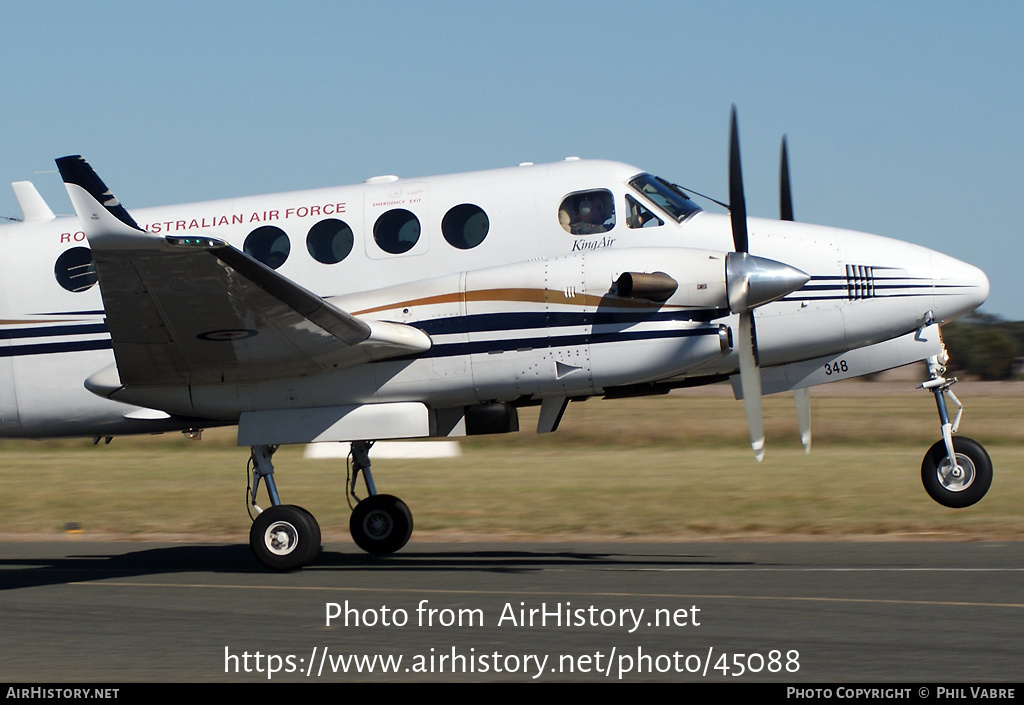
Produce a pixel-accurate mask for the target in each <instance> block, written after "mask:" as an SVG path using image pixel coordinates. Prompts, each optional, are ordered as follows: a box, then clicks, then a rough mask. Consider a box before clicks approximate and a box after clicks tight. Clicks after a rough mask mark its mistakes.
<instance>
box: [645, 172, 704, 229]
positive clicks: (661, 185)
mask: <svg viewBox="0 0 1024 705" xmlns="http://www.w3.org/2000/svg"><path fill="white" fill-rule="evenodd" d="M629 185H630V186H632V187H633V188H635V189H636V190H637V191H639V192H640V193H642V194H643V195H644V196H646V197H647V198H649V199H650V200H651V202H652V203H654V205H656V206H657V207H658V208H660V209H661V210H663V211H664V212H665V214H666V215H668V216H669V217H670V218H672V219H673V220H674V221H676V222H677V223H681V222H683V221H684V220H686V219H687V218H689V217H690V216H691V215H693V214H694V213H699V212H700V206H698V205H697V204H696V203H694V202H693V201H691V200H690V197H689V196H687V195H686V194H685V193H683V190H682V189H681V188H679V187H678V186H676V185H675V184H673V183H670V182H668V181H666V180H665V179H662V178H660V177H657V176H651V175H650V174H640V176H637V177H636V178H634V179H632V180H631V181H630V182H629Z"/></svg>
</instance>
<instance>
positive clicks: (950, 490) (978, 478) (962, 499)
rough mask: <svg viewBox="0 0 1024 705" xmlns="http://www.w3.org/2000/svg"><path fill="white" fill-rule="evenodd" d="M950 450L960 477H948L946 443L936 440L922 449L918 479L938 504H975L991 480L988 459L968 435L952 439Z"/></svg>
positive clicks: (959, 506)
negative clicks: (954, 455) (953, 453)
mask: <svg viewBox="0 0 1024 705" xmlns="http://www.w3.org/2000/svg"><path fill="white" fill-rule="evenodd" d="M953 451H954V452H955V453H956V460H957V465H959V466H960V467H961V468H962V469H963V471H964V476H963V478H955V477H952V476H951V475H950V474H949V472H948V469H949V467H950V465H951V463H950V462H949V459H948V457H947V454H946V443H945V442H944V441H939V442H938V443H936V444H935V445H933V446H932V447H931V448H929V449H928V452H927V453H925V456H924V460H923V461H922V462H921V482H923V483H924V489H925V490H926V491H927V492H928V495H929V496H930V497H931V498H932V499H934V500H935V501H936V502H938V503H939V504H941V505H943V506H946V507H953V508H954V509H962V508H963V507H969V506H971V505H972V504H976V503H977V502H978V501H979V500H981V498H982V497H984V496H985V493H986V492H988V488H989V486H990V485H991V484H992V459H991V458H989V457H988V453H986V452H985V449H984V448H983V447H982V446H981V444H980V443H978V442H977V441H972V440H971V439H970V438H962V437H959V436H958V437H956V438H954V439H953Z"/></svg>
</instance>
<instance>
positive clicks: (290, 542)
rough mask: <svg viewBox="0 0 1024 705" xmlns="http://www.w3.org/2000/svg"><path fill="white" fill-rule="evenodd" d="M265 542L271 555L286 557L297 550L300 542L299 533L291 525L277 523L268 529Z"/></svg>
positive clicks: (281, 522)
mask: <svg viewBox="0 0 1024 705" xmlns="http://www.w3.org/2000/svg"><path fill="white" fill-rule="evenodd" d="M264 540H265V541H266V545H267V548H268V549H269V550H270V552H271V553H273V554H275V555H278V556H285V555H288V554H289V553H291V552H292V551H293V550H295V546H296V544H298V542H299V532H298V531H297V530H296V528H295V527H294V526H292V525H291V524H290V523H288V522H286V521H277V522H274V523H273V524H271V525H270V526H268V527H267V531H266V534H265V535H264Z"/></svg>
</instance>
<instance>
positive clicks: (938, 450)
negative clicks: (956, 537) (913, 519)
mask: <svg viewBox="0 0 1024 705" xmlns="http://www.w3.org/2000/svg"><path fill="white" fill-rule="evenodd" d="M945 363H946V356H945V351H943V355H942V357H941V361H940V357H939V356H932V357H930V358H928V372H929V373H931V379H929V380H928V381H927V382H925V383H924V384H922V385H921V387H923V388H924V389H927V390H928V391H930V392H932V393H933V394H934V395H935V405H936V407H938V410H939V420H940V421H941V423H942V440H941V441H938V442H936V443H935V445H933V446H932V447H931V448H929V449H928V452H927V453H926V454H925V456H924V460H923V461H922V462H921V482H923V483H924V489H925V491H927V492H928V494H929V495H930V496H931V498H932V499H934V500H935V501H936V502H938V503H939V504H942V505H944V506H947V507H953V508H958V509H959V508H962V507H969V506H971V505H972V504H975V503H977V502H978V501H980V500H981V498H982V497H984V496H985V493H986V492H988V488H989V485H991V484H992V460H991V459H990V458H989V457H988V453H986V452H985V449H984V448H983V447H982V446H981V444H980V443H978V442H977V441H973V440H971V439H970V438H962V437H957V438H953V434H954V433H956V430H957V427H958V426H959V425H960V416H961V415H962V414H963V410H964V407H963V404H961V403H960V400H959V399H957V398H956V395H955V394H953V392H952V391H950V389H949V388H950V387H951V386H953V385H954V384H955V383H956V377H953V378H950V379H946V378H945V377H943V374H944V373H945V371H946V367H945ZM947 397H948V398H949V399H951V400H952V401H953V403H954V404H956V406H957V413H956V418H955V419H954V420H953V421H952V423H951V422H950V420H949V411H948V410H947V408H946V398H947Z"/></svg>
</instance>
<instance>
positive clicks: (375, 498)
mask: <svg viewBox="0 0 1024 705" xmlns="http://www.w3.org/2000/svg"><path fill="white" fill-rule="evenodd" d="M348 528H349V531H351V532H352V540H353V541H355V542H356V545H357V546H359V548H361V549H363V550H364V551H366V552H367V553H372V554H374V555H377V556H382V555H387V554H389V553H394V552H395V551H398V550H400V549H401V548H402V547H403V546H404V545H405V544H406V543H408V542H409V537H410V536H412V512H410V511H409V507H407V506H406V505H405V502H403V501H402V500H400V499H399V498H398V497H392V496H391V495H389V494H376V495H372V496H370V497H367V498H366V499H364V500H363V501H362V502H360V503H359V504H357V505H356V508H355V509H353V510H352V516H351V517H350V518H349V522H348Z"/></svg>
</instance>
